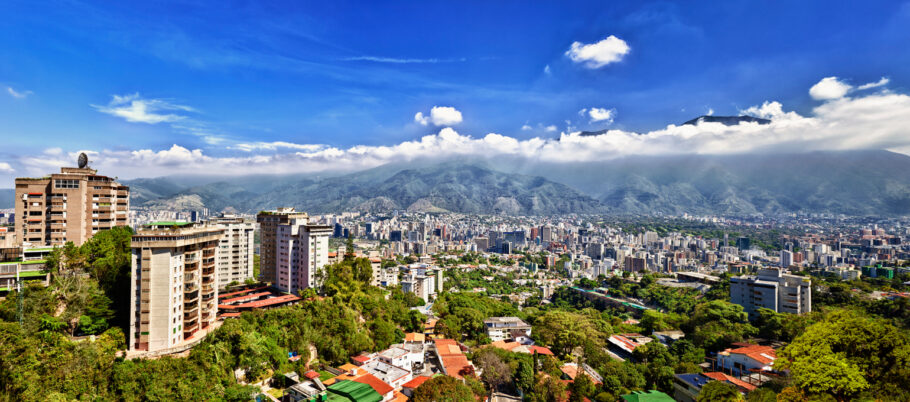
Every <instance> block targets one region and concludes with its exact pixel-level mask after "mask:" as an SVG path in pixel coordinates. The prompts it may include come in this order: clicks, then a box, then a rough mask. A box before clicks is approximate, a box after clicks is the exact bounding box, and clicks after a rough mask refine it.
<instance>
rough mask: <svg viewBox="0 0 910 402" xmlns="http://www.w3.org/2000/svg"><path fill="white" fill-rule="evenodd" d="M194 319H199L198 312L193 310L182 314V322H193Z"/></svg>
mask: <svg viewBox="0 0 910 402" xmlns="http://www.w3.org/2000/svg"><path fill="white" fill-rule="evenodd" d="M196 317H199V310H193V311H191V312H189V313H184V314H183V321H190V320H195V319H196Z"/></svg>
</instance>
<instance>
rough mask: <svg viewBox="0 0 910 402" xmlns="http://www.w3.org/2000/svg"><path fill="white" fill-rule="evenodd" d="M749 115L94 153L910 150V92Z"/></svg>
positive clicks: (217, 164)
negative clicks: (652, 124) (640, 127)
mask: <svg viewBox="0 0 910 402" xmlns="http://www.w3.org/2000/svg"><path fill="white" fill-rule="evenodd" d="M741 112H742V113H744V114H750V115H755V116H759V117H768V118H771V119H772V120H771V123H769V124H757V123H742V124H739V125H736V126H726V125H724V124H721V123H710V122H701V123H699V124H697V125H681V126H677V125H668V126H666V127H664V128H661V129H657V130H653V131H649V132H643V133H638V132H631V131H626V130H620V129H613V130H609V131H607V132H606V133H605V134H603V135H597V136H582V135H580V133H578V132H569V133H563V134H560V135H559V137H558V138H551V137H550V136H546V135H541V136H536V137H534V138H530V139H523V140H521V139H517V138H514V137H511V136H507V135H502V134H497V133H489V134H486V135H481V136H472V135H469V134H466V133H459V132H457V131H456V130H454V129H453V128H451V127H445V128H442V129H440V130H439V131H438V133H436V134H431V135H426V136H423V137H421V138H418V139H416V140H413V141H405V142H402V143H398V144H393V145H386V146H367V145H357V146H352V147H344V148H342V147H333V146H312V147H311V146H309V145H305V144H302V145H300V147H299V148H295V147H293V146H282V145H278V144H282V143H281V142H276V143H264V144H267V145H261V146H259V145H257V146H255V147H251V150H250V152H248V153H246V152H244V153H240V156H217V155H211V154H208V153H207V152H204V151H202V150H199V149H190V148H187V147H184V146H180V145H173V146H171V147H169V148H165V149H141V150H134V151H129V150H87V151H86V153H88V154H89V157H90V159H91V160H92V161H93V162H92V166H93V167H96V168H98V169H100V170H101V171H102V172H104V173H105V174H109V175H112V176H119V177H122V178H132V177H153V176H160V175H166V174H187V173H206V174H224V175H240V174H275V173H308V172H321V171H326V170H333V171H338V170H339V169H348V170H358V169H365V168H370V167H375V166H379V165H383V164H387V163H400V162H406V161H408V160H413V159H416V158H423V157H428V156H432V157H434V158H446V157H462V156H484V157H488V158H497V157H516V158H528V159H531V160H535V161H544V162H553V163H560V162H565V161H567V160H571V161H573V162H574V161H577V162H590V161H601V160H607V159H612V158H619V157H625V156H631V155H671V154H736V153H761V152H779V151H780V150H782V149H785V150H790V151H834V150H856V149H891V150H897V151H900V150H908V149H910V136H908V135H906V127H910V96H908V95H907V94H902V93H896V92H889V91H882V92H876V93H869V94H859V95H857V96H851V97H841V98H837V99H831V100H829V101H827V102H823V103H821V104H820V105H818V106H817V107H815V108H814V109H812V110H811V112H809V113H806V114H799V113H797V112H794V111H792V110H787V109H786V108H785V106H784V105H782V104H781V103H780V102H776V101H768V102H764V103H762V104H761V105H756V106H752V107H748V108H745V109H743V110H741ZM567 124H568V123H567ZM539 127H540V128H545V127H543V126H539ZM569 130H570V131H571V130H573V129H571V128H570V129H569ZM287 144H290V143H285V145H287ZM270 147H274V150H278V151H279V152H269V153H263V154H260V153H257V152H256V151H262V150H267V151H273V149H272V148H270ZM253 148H255V149H253ZM78 152H79V150H75V151H73V152H68V151H67V152H62V151H60V150H56V149H49V150H47V151H46V152H44V153H41V154H38V155H32V156H26V155H23V156H22V157H20V158H19V159H18V160H16V161H12V162H16V163H13V166H16V169H17V171H24V172H27V173H26V174H32V175H43V174H47V173H48V172H51V171H55V170H56V169H57V168H58V167H59V166H61V165H71V164H72V163H73V162H74V161H75V157H76V155H78ZM567 156H571V157H570V158H567Z"/></svg>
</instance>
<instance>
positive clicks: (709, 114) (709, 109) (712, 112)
mask: <svg viewBox="0 0 910 402" xmlns="http://www.w3.org/2000/svg"><path fill="white" fill-rule="evenodd" d="M705 114H707V115H708V116H714V108H712V107H709V108H708V111H707V112H706V113H705Z"/></svg>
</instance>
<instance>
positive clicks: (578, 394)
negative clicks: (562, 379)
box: [568, 372, 595, 402]
mask: <svg viewBox="0 0 910 402" xmlns="http://www.w3.org/2000/svg"><path fill="white" fill-rule="evenodd" d="M568 388H569V391H570V392H571V395H569V401H571V402H581V401H584V400H585V399H587V398H590V397H593V396H594V391H595V388H594V382H593V381H591V378H590V377H588V375H587V374H585V373H584V372H580V373H578V375H577V376H575V380H574V381H572V382H571V383H569V387H568Z"/></svg>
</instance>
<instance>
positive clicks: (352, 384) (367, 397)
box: [327, 380, 382, 402]
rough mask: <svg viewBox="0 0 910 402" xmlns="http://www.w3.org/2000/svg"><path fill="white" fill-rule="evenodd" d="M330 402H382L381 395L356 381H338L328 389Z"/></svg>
mask: <svg viewBox="0 0 910 402" xmlns="http://www.w3.org/2000/svg"><path fill="white" fill-rule="evenodd" d="M328 391H329V394H328V399H327V400H328V401H357V402H381V401H382V395H379V393H378V392H376V390H374V389H373V387H371V386H369V385H367V384H363V383H359V382H356V381H350V380H343V381H338V382H336V383H334V384H332V385H330V386H329V387H328Z"/></svg>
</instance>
